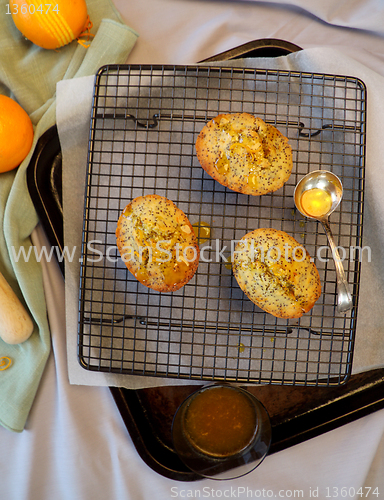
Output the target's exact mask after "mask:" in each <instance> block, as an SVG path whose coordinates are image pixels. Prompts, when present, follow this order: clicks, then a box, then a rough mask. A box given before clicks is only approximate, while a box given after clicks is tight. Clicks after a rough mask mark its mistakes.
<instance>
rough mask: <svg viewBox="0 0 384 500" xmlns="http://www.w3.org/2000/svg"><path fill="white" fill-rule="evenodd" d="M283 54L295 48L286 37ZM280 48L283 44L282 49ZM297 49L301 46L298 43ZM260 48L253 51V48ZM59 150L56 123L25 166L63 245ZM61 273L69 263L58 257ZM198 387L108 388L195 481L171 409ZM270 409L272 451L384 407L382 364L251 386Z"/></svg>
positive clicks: (179, 472) (39, 205) (42, 213)
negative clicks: (337, 376)
mask: <svg viewBox="0 0 384 500" xmlns="http://www.w3.org/2000/svg"><path fill="white" fill-rule="evenodd" d="M260 42H261V47H262V49H263V50H264V48H265V45H266V41H265V40H262V41H256V42H250V43H249V44H245V46H240V47H239V48H236V49H232V51H229V53H225V54H221V55H220V58H221V60H224V59H231V58H234V57H237V56H238V55H239V57H244V56H245V55H248V53H247V50H245V49H249V50H250V51H252V54H253V55H258V54H257V50H258V47H259V45H260ZM273 43H274V44H275V45H277V46H281V47H280V49H281V51H282V52H281V53H276V52H275V53H274V55H283V54H284V53H288V52H292V51H293V50H294V49H292V48H291V47H290V45H291V44H288V48H286V47H285V46H284V43H285V42H283V41H276V40H274V41H273ZM280 49H279V50H280ZM297 50H299V48H297ZM255 51H256V53H255ZM61 167H62V163H61V149H60V142H59V138H58V133H57V128H56V127H55V126H54V127H52V128H50V129H49V130H47V131H46V132H45V134H43V136H42V137H41V138H40V139H39V141H38V144H37V147H36V149H35V151H34V154H33V157H32V159H31V162H30V165H29V167H28V170H27V182H28V187H29V191H30V195H31V198H32V200H33V202H34V204H35V207H36V210H37V212H38V215H39V218H40V221H41V224H42V225H43V227H44V228H45V231H46V234H47V237H48V239H49V241H50V243H51V244H52V245H55V246H58V247H59V249H61V248H63V245H64V242H63V211H62V197H61V196H62V191H61ZM59 265H60V267H61V270H62V272H63V274H64V266H63V263H62V262H59ZM198 387H199V386H197V385H187V386H167V387H157V388H149V389H140V390H130V389H123V388H118V387H111V388H110V391H111V394H112V396H113V398H114V400H115V402H116V405H117V407H118V409H119V411H120V413H121V416H122V418H123V421H124V423H125V425H126V427H127V430H128V432H129V433H130V435H131V438H132V440H133V442H134V444H135V446H136V449H137V451H138V453H139V455H140V456H141V458H142V459H143V460H144V462H145V463H146V464H147V465H148V466H149V467H151V468H152V469H153V470H154V471H156V472H158V473H159V474H162V475H163V476H165V477H168V478H170V479H174V480H179V481H195V480H198V479H200V477H199V476H198V475H196V474H195V473H193V472H191V471H189V470H188V469H186V467H185V466H184V465H183V463H182V462H181V461H180V460H179V459H178V457H177V455H176V454H175V452H174V450H173V447H172V441H171V425H172V419H173V415H174V413H175V411H176V409H177V407H178V406H179V404H180V403H181V402H182V401H183V400H184V399H185V398H186V397H187V396H188V395H189V394H191V393H192V392H193V391H194V390H196V389H197V388H198ZM247 389H248V390H249V391H250V392H252V393H253V394H254V395H255V396H256V397H257V398H258V399H259V400H260V401H261V402H262V403H263V404H264V405H265V407H266V408H267V410H268V413H269V415H270V417H271V423H272V429H273V432H272V444H271V448H270V452H269V453H271V454H272V453H276V452H278V451H280V450H283V449H285V448H288V447H290V446H293V445H295V444H298V443H300V442H303V441H305V440H307V439H310V438H312V437H315V436H318V435H320V434H322V433H324V432H327V431H329V430H332V429H335V428H337V427H339V426H341V425H344V424H346V423H348V422H351V421H353V420H356V419H357V418H360V417H363V416H365V415H367V414H369V413H371V412H373V411H376V410H378V409H381V408H384V369H378V370H371V371H367V372H364V373H361V374H358V375H352V376H351V377H350V379H349V380H348V382H347V383H346V384H344V385H342V386H338V387H335V388H330V387H295V386H293V387H291V386H276V385H264V386H247Z"/></svg>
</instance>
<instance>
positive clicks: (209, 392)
mask: <svg viewBox="0 0 384 500" xmlns="http://www.w3.org/2000/svg"><path fill="white" fill-rule="evenodd" d="M184 429H185V432H186V435H187V437H188V439H189V441H190V442H191V444H192V445H193V446H194V447H195V448H197V449H198V450H199V451H200V452H201V453H205V454H207V455H211V456H215V457H218V458H220V457H221V458H224V457H229V456H231V455H235V454H237V453H240V452H241V451H242V450H244V449H245V448H247V446H248V445H249V444H251V443H252V441H253V438H254V436H255V433H256V430H257V417H256V411H255V408H254V407H253V405H252V402H251V400H250V399H249V398H248V396H247V395H246V394H244V393H243V392H241V391H238V390H237V389H235V388H233V387H212V388H209V389H206V390H203V391H202V392H201V393H199V394H198V395H197V396H195V397H194V398H193V399H192V401H191V402H190V404H189V406H188V409H187V411H186V414H185V420H184Z"/></svg>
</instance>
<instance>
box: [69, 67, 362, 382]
mask: <svg viewBox="0 0 384 500" xmlns="http://www.w3.org/2000/svg"><path fill="white" fill-rule="evenodd" d="M365 94H366V92H365V86H364V84H363V82H361V81H360V80H358V79H356V78H351V77H346V76H336V75H322V74H310V73H301V72H289V71H275V70H274V71H270V70H257V69H236V68H218V67H217V68H216V67H204V66H187V67H184V66H183V67H181V66H148V65H144V66H139V65H131V66H127V65H110V66H105V67H103V68H101V69H100V70H99V72H98V74H97V75H96V80H95V89H94V102H93V113H92V119H91V131H90V148H89V169H88V179H87V192H86V199H85V216H84V231H83V246H82V264H81V277H80V300H79V304H80V306H79V337H78V338H79V361H80V364H81V365H82V366H83V367H84V368H86V369H88V370H94V371H105V372H113V373H123V374H135V375H145V376H160V377H172V378H177V379H192V380H207V381H208V380H210V381H219V380H227V381H236V382H240V383H271V384H291V385H292V384H295V385H338V384H341V383H343V382H344V381H346V379H347V378H348V376H349V374H350V371H351V364H352V356H353V345H354V336H355V330H356V315H357V308H358V293H359V279H360V265H361V256H362V253H363V252H365V251H368V250H369V249H365V248H363V247H362V212H363V187H364V186H363V181H364V179H363V177H364V155H365ZM234 112H249V113H251V114H254V115H256V116H259V117H260V118H262V119H263V120H264V121H266V122H267V123H270V124H273V125H274V126H276V127H277V128H278V129H279V130H280V131H281V132H282V133H283V134H284V135H285V136H287V137H288V139H289V142H290V144H291V146H292V150H293V165H294V166H293V171H292V174H291V177H290V179H289V180H288V182H287V183H286V184H285V185H284V186H283V187H282V188H281V189H279V190H278V191H276V192H274V193H271V194H268V195H264V196H247V195H243V194H240V193H236V192H234V191H231V190H229V189H227V188H225V187H223V186H222V185H220V184H219V183H217V182H216V181H214V180H213V179H212V178H210V177H209V176H208V175H207V174H206V173H205V172H204V171H203V169H202V168H201V167H200V165H199V163H198V161H197V158H196V154H195V150H194V144H195V140H196V137H197V135H198V133H199V132H200V130H201V129H202V127H203V126H204V124H205V123H206V122H207V121H208V120H210V119H211V118H214V117H215V116H216V115H217V114H219V113H234ZM316 169H326V170H331V171H332V172H334V173H335V174H336V175H338V176H339V177H340V178H341V180H342V182H343V185H344V197H343V200H342V202H341V205H340V207H339V209H338V210H337V211H336V212H335V213H334V214H333V215H332V217H331V227H332V230H333V232H334V235H335V237H336V240H337V244H338V246H339V250H340V253H341V258H342V259H343V265H344V269H345V272H346V276H347V279H348V281H349V283H350V286H351V288H352V294H353V301H354V306H353V309H352V311H350V312H349V313H348V314H346V315H340V314H338V312H337V310H336V305H335V302H336V274H335V268H334V263H333V260H332V258H331V254H330V251H329V249H328V246H327V240H326V236H325V234H324V232H323V230H322V227H321V225H320V224H318V223H317V222H316V221H313V220H310V219H304V218H303V217H302V216H301V215H300V214H299V213H298V212H297V211H296V209H295V208H294V201H293V192H294V188H295V185H296V183H297V182H298V180H299V179H300V178H301V177H302V176H303V175H304V174H306V173H308V172H309V171H310V170H316ZM152 193H156V194H159V195H161V196H165V197H167V198H169V199H171V200H172V201H173V202H174V203H176V205H177V206H178V207H179V208H180V209H182V210H183V211H184V213H185V214H186V215H187V216H188V218H189V220H190V221H191V223H192V224H195V225H196V226H197V227H199V226H200V227H201V225H207V226H208V227H209V228H210V238H209V240H208V241H206V242H204V243H201V244H200V249H201V258H200V263H199V267H198V270H197V272H196V274H195V276H194V278H193V279H192V280H191V281H190V282H189V283H188V284H187V285H185V286H184V287H183V288H182V289H180V290H178V291H177V292H173V293H159V292H155V291H153V290H151V289H149V288H147V287H145V286H143V285H142V284H140V283H139V282H138V281H137V280H136V279H135V278H134V277H133V276H132V275H131V274H130V273H129V271H128V270H127V268H126V266H125V264H124V262H123V261H122V259H121V258H120V255H119V253H118V250H117V247H116V240H115V230H116V223H117V220H118V218H119V215H120V213H121V212H122V211H123V209H124V208H125V206H126V205H127V204H128V203H129V202H130V201H131V200H132V199H133V198H135V197H136V196H140V195H145V194H152ZM258 227H273V228H276V229H281V230H283V231H285V232H287V233H288V234H290V235H292V236H293V237H295V238H296V240H297V241H298V242H299V243H301V244H302V245H303V246H304V247H305V248H306V250H307V251H308V252H309V254H310V255H311V256H313V257H314V259H315V263H316V266H317V268H318V270H319V274H320V278H321V282H322V294H321V297H320V299H319V300H318V301H317V303H316V304H315V306H314V307H313V309H312V310H311V311H310V312H309V313H307V314H305V315H304V316H303V317H302V318H300V319H295V320H283V319H278V318H275V317H274V316H271V315H270V314H267V313H265V312H263V311H262V310H261V309H259V308H258V307H257V306H256V305H255V304H253V303H252V302H251V301H250V300H249V299H248V298H247V297H246V296H245V295H244V294H243V292H242V291H241V290H240V288H239V286H238V285H237V283H236V280H235V279H234V277H233V275H232V272H231V266H230V254H231V250H232V249H233V245H234V242H236V241H237V240H239V239H240V238H241V237H242V236H244V235H245V234H246V233H247V232H249V231H251V230H253V229H256V228H258Z"/></svg>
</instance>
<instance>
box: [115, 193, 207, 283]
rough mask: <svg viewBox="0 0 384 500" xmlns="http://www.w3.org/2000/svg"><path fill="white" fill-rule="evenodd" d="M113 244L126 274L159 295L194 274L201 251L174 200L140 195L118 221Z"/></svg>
mask: <svg viewBox="0 0 384 500" xmlns="http://www.w3.org/2000/svg"><path fill="white" fill-rule="evenodd" d="M116 243H117V247H118V249H119V252H120V255H121V257H122V259H123V261H124V263H125V265H126V266H127V268H128V269H129V271H130V272H131V273H132V274H133V275H134V276H135V278H136V279H137V280H138V281H140V283H142V284H143V285H145V286H147V287H148V288H152V289H153V290H157V291H158V292H174V291H176V290H178V289H179V288H181V287H182V286H184V285H185V284H186V283H187V282H188V281H189V280H190V279H191V278H192V277H193V275H194V274H195V272H196V269H197V267H198V263H199V256H200V250H199V247H198V243H197V239H196V236H195V233H194V231H193V228H192V225H191V223H190V222H189V220H188V218H187V216H186V215H185V214H184V212H183V211H182V210H180V209H179V208H178V207H177V206H176V205H175V204H174V203H173V201H171V200H169V199H167V198H164V197H163V196H159V195H155V194H152V195H147V196H139V197H138V198H135V199H133V200H132V201H131V203H129V204H128V205H127V206H126V207H125V209H124V210H123V212H122V214H121V215H120V217H119V220H118V222H117V229H116Z"/></svg>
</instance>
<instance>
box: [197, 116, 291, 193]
mask: <svg viewBox="0 0 384 500" xmlns="http://www.w3.org/2000/svg"><path fill="white" fill-rule="evenodd" d="M195 147H196V155H197V158H198V160H199V162H200V165H201V166H202V167H203V169H204V170H205V171H206V172H207V173H208V174H209V175H210V176H211V177H213V179H215V180H216V181H218V182H219V183H220V184H222V185H223V186H226V187H228V188H229V189H232V190H233V191H237V192H239V193H244V194H250V195H255V196H256V195H262V194H266V193H270V192H272V191H276V190H277V189H280V188H281V187H282V186H283V185H284V184H285V182H287V180H288V178H289V176H290V175H291V171H292V148H291V146H290V145H289V144H288V139H287V138H286V137H285V136H284V135H283V134H282V133H281V132H280V131H279V130H277V129H276V128H275V127H274V126H273V125H269V124H267V123H265V122H264V121H263V120H262V119H261V118H258V117H256V116H253V115H251V114H249V113H232V114H220V115H218V116H217V117H216V118H214V119H213V120H210V121H209V122H208V123H207V124H206V125H205V126H204V127H203V129H202V130H201V132H200V134H199V135H198V137H197V140H196V145H195Z"/></svg>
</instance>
